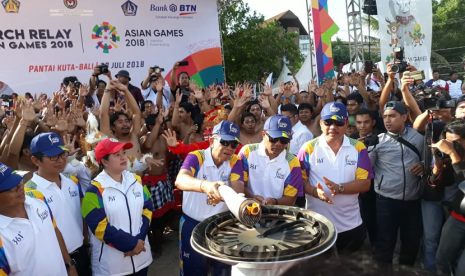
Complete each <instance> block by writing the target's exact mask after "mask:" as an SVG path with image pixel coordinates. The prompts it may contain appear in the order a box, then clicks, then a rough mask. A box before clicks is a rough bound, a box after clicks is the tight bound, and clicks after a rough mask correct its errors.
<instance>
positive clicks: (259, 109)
mask: <svg viewBox="0 0 465 276" xmlns="http://www.w3.org/2000/svg"><path fill="white" fill-rule="evenodd" d="M252 111H262V109H261V108H259V107H256V108H251V109H250V112H252Z"/></svg>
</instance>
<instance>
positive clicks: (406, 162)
mask: <svg viewBox="0 0 465 276" xmlns="http://www.w3.org/2000/svg"><path fill="white" fill-rule="evenodd" d="M407 113H408V111H407V107H406V106H405V105H404V104H403V103H400V102H395V101H391V102H388V103H386V105H385V106H384V113H383V120H384V125H385V126H386V129H387V131H388V133H383V134H380V135H378V137H379V144H378V145H376V146H374V147H370V148H369V149H368V150H369V151H370V150H371V152H370V154H369V155H370V159H371V163H372V165H373V170H374V172H375V191H376V193H377V196H376V217H377V229H378V236H377V247H376V251H375V256H374V258H375V260H376V261H378V262H379V263H380V264H386V265H392V258H393V253H394V248H395V246H396V242H397V233H398V231H399V228H400V234H401V237H400V239H401V241H402V243H401V249H400V256H399V263H400V264H401V265H408V266H413V265H414V263H415V259H416V256H417V253H418V248H419V246H420V237H421V232H422V225H421V205H420V200H419V187H420V176H421V175H422V174H423V164H422V163H421V162H422V160H423V157H422V153H423V147H424V142H423V140H424V138H423V136H421V135H420V134H419V133H418V132H417V131H416V130H414V129H412V128H408V127H405V121H406V120H407Z"/></svg>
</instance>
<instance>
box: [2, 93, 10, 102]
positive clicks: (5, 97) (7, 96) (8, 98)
mask: <svg viewBox="0 0 465 276" xmlns="http://www.w3.org/2000/svg"><path fill="white" fill-rule="evenodd" d="M2 100H3V101H4V102H8V101H11V100H13V96H11V95H5V94H3V95H2Z"/></svg>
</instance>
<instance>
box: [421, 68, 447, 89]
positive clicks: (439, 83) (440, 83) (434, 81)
mask: <svg viewBox="0 0 465 276" xmlns="http://www.w3.org/2000/svg"><path fill="white" fill-rule="evenodd" d="M439 76H440V75H439V71H438V70H433V78H432V79H430V80H429V81H427V82H425V85H426V86H428V87H434V86H440V87H444V89H445V90H449V85H448V84H447V82H446V81H445V80H441V79H440V78H439Z"/></svg>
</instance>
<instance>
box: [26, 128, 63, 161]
mask: <svg viewBox="0 0 465 276" xmlns="http://www.w3.org/2000/svg"><path fill="white" fill-rule="evenodd" d="M64 151H68V149H67V148H65V147H64V145H63V141H61V138H60V136H59V135H58V134H56V133H54V132H46V133H41V134H39V135H37V136H36V137H34V139H32V141H31V154H36V153H43V154H44V155H46V156H57V155H59V154H60V153H62V152H64Z"/></svg>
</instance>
